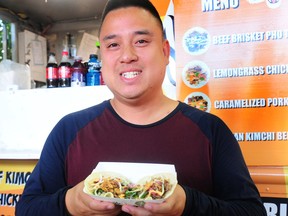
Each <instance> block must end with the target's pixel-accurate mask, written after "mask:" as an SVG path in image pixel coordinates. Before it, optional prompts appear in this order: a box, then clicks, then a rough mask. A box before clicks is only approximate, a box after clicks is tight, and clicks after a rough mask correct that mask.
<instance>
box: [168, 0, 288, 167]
mask: <svg viewBox="0 0 288 216" xmlns="http://www.w3.org/2000/svg"><path fill="white" fill-rule="evenodd" d="M174 8H175V11H174V13H175V34H176V42H175V43H176V72H177V77H176V79H177V98H178V99H179V100H181V101H184V102H185V103H187V104H189V105H191V106H194V107H197V108H199V109H201V110H203V111H205V112H210V113H212V114H215V115H217V116H219V117H220V118H221V119H222V120H223V121H224V122H225V123H226V124H227V125H228V127H229V128H230V129H231V130H232V132H233V133H234V135H235V137H236V139H237V140H238V141H239V144H240V146H241V149H242V152H243V154H244V157H245V160H246V162H247V164H248V165H249V166H254V165H280V166H283V165H287V164H288V157H287V154H288V145H287V144H288V22H287V20H288V13H287V9H288V2H287V1H281V0H238V1H237V0H233V1H232V0H230V1H229V0H225V1H219V0H202V1H192V0H175V1H174Z"/></svg>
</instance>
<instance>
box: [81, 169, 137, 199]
mask: <svg viewBox="0 0 288 216" xmlns="http://www.w3.org/2000/svg"><path fill="white" fill-rule="evenodd" d="M130 185H131V182H130V181H129V180H128V179H127V178H126V177H124V176H122V175H120V174H118V173H112V172H101V173H99V172H93V173H91V174H90V175H89V176H88V177H87V178H86V179H85V181H84V192H86V193H88V194H91V195H95V196H102V197H111V198H125V192H126V191H127V190H128V188H130V187H131V186H130Z"/></svg>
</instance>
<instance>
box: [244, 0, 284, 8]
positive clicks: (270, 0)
mask: <svg viewBox="0 0 288 216" xmlns="http://www.w3.org/2000/svg"><path fill="white" fill-rule="evenodd" d="M247 1H248V2H249V3H250V4H258V3H262V2H266V5H267V6H268V7H269V8H271V9H275V8H278V7H279V6H280V5H281V1H282V0H247Z"/></svg>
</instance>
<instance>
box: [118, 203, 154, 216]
mask: <svg viewBox="0 0 288 216" xmlns="http://www.w3.org/2000/svg"><path fill="white" fill-rule="evenodd" d="M122 211H123V212H126V213H128V214H130V215H133V216H152V215H153V214H152V213H151V212H150V211H148V210H147V209H144V208H143V207H136V206H131V205H123V206H122Z"/></svg>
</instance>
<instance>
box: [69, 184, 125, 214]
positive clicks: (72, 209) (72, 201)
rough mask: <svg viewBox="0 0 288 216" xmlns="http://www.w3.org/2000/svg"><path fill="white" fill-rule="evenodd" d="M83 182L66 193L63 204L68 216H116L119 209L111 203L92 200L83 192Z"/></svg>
mask: <svg viewBox="0 0 288 216" xmlns="http://www.w3.org/2000/svg"><path fill="white" fill-rule="evenodd" d="M83 188H84V182H83V181H82V182H80V183H79V184H77V185H76V186H74V187H73V188H71V189H69V190H68V191H67V193H66V197H65V203H66V208H67V210H68V212H69V214H70V215H77V216H78V215H79V216H85V215H103V216H105V215H107V216H108V215H109V216H113V215H118V214H119V213H120V212H121V207H120V206H116V205H114V204H113V203H111V202H102V201H98V200H95V199H93V198H92V197H90V196H89V195H87V194H85V193H84V192H83Z"/></svg>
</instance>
